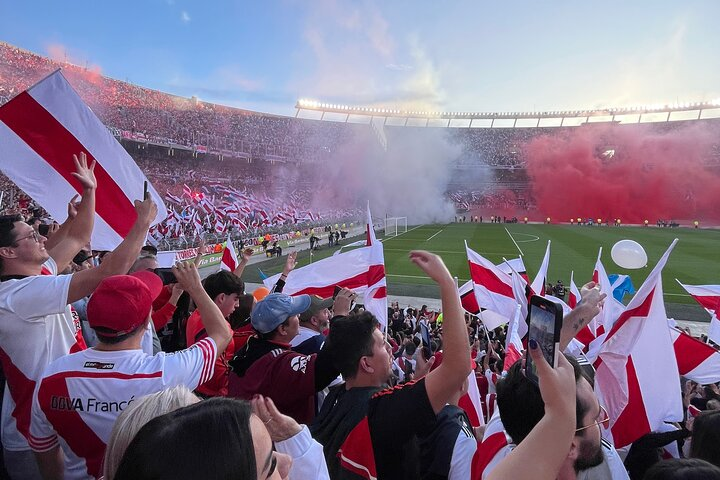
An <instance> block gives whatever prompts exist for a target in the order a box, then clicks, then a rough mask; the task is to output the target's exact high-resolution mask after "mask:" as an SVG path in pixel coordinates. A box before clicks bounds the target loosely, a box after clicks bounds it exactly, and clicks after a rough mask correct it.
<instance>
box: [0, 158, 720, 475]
mask: <svg viewBox="0 0 720 480" xmlns="http://www.w3.org/2000/svg"><path fill="white" fill-rule="evenodd" d="M77 178H78V180H79V181H80V183H81V185H82V186H83V192H82V193H83V194H82V201H81V202H80V203H79V204H77V205H70V210H69V211H70V213H71V215H70V217H69V219H68V221H67V222H66V223H64V224H63V225H61V226H57V227H56V228H53V229H51V230H49V231H47V232H46V233H45V234H41V233H40V232H39V231H38V230H37V228H39V226H38V225H37V224H33V225H31V224H29V223H27V222H25V221H23V219H22V218H21V217H18V216H13V215H10V216H4V217H2V218H1V219H0V242H2V243H0V280H1V282H0V316H1V317H2V322H0V347H1V348H2V352H3V355H2V357H1V359H2V366H3V372H4V374H5V377H6V382H7V383H6V390H5V397H4V399H3V409H2V443H3V449H4V462H5V464H4V466H5V468H6V469H7V471H8V473H9V475H10V478H13V479H32V478H46V479H47V478H69V479H72V478H78V479H80V478H83V479H84V478H101V477H102V478H105V479H107V480H111V479H151V478H152V479H165V478H167V479H181V478H295V479H322V478H331V479H345V478H347V479H351V478H381V479H384V478H387V479H398V478H452V479H467V478H478V479H479V478H490V479H495V478H541V479H545V478H546V479H553V478H562V479H565V478H607V479H610V478H613V479H617V478H632V479H641V478H645V479H650V480H652V479H658V478H710V479H712V478H720V458H719V457H718V452H719V450H718V448H717V444H718V443H717V442H718V438H717V436H718V432H720V428H718V427H719V426H720V425H718V421H719V420H720V412H718V411H717V409H718V407H719V406H720V390H718V384H717V383H716V382H717V381H718V380H720V378H717V379H716V380H714V381H711V382H707V383H706V384H704V385H698V384H695V383H693V382H692V381H690V380H687V379H683V380H682V381H683V383H684V396H683V401H684V402H685V407H686V408H687V412H688V417H687V421H686V422H684V423H683V424H680V425H677V426H675V427H671V428H670V429H669V430H668V431H667V432H653V433H651V434H648V435H644V436H642V437H641V438H639V439H636V441H635V442H633V444H632V447H631V448H630V449H629V452H626V453H627V455H626V457H625V461H624V463H623V462H622V460H620V457H619V456H618V452H616V451H615V449H614V448H613V446H612V444H611V443H609V442H608V441H606V440H604V439H602V438H601V437H602V435H601V434H602V432H603V428H607V425H608V422H609V421H610V419H609V418H608V417H607V413H606V412H605V409H604V407H603V406H602V405H601V404H600V403H599V402H598V398H597V397H596V395H595V393H594V391H593V380H594V378H593V374H594V370H593V369H592V367H591V366H590V364H589V363H588V362H587V361H583V358H582V357H580V360H578V359H576V358H575V357H574V356H571V355H565V356H563V355H560V356H559V360H558V365H557V367H556V368H551V366H550V365H549V364H548V363H547V361H546V360H545V357H544V356H543V355H542V354H541V353H540V351H539V350H540V349H539V348H538V345H537V343H536V342H535V339H533V338H530V339H529V340H528V355H529V357H531V358H532V360H533V362H534V363H535V364H536V366H537V367H536V368H537V375H538V377H539V387H538V385H536V384H534V383H533V382H532V381H531V380H530V379H529V378H528V377H527V376H526V374H525V372H524V369H523V363H524V362H525V359H524V358H519V357H517V356H514V354H516V353H517V352H513V347H511V346H510V345H511V344H512V342H511V341H510V340H511V338H512V335H511V333H510V332H508V331H507V329H506V327H499V328H496V329H492V330H491V329H486V328H485V327H484V324H483V322H484V320H483V317H482V315H483V314H482V312H478V313H477V315H471V314H469V313H467V311H465V310H464V308H463V304H462V303H461V298H460V295H459V294H458V289H457V286H456V284H455V280H454V278H453V277H452V276H451V274H450V273H449V271H448V270H447V268H446V267H445V265H444V264H443V261H442V259H441V258H440V257H438V256H436V255H434V254H431V253H429V252H423V251H414V252H412V253H411V254H410V261H411V262H412V263H413V264H415V265H416V266H417V267H418V269H419V271H420V272H422V273H423V274H424V275H426V276H427V277H429V278H430V279H432V280H433V281H434V282H435V283H436V284H437V285H438V286H439V288H440V292H441V300H442V309H441V311H438V312H434V311H430V310H429V309H428V308H427V307H426V306H422V307H421V308H419V309H415V308H413V307H408V308H404V309H401V308H400V306H399V305H398V304H397V303H393V304H391V305H390V307H389V308H388V312H387V314H388V317H387V318H388V325H387V329H386V332H383V329H382V325H381V324H380V322H379V320H378V318H377V317H376V316H375V315H374V314H372V313H370V312H369V311H365V310H364V308H363V306H362V305H360V304H357V303H356V302H355V300H357V294H356V293H355V292H353V291H352V290H351V289H347V288H337V289H336V292H335V295H334V296H333V297H332V298H320V297H316V296H310V295H302V294H301V295H296V296H289V295H287V294H284V293H283V288H284V287H285V285H286V283H287V281H288V279H289V278H291V277H292V276H293V275H294V274H295V266H296V255H295V254H294V253H291V254H289V255H287V256H286V260H285V265H284V269H283V272H282V274H281V275H280V277H279V279H278V281H277V283H275V285H274V286H273V287H272V289H271V290H268V289H267V288H265V287H260V288H257V289H255V290H254V291H253V292H252V293H248V292H246V289H245V284H244V282H243V280H242V275H243V271H244V269H245V266H246V265H247V264H248V262H249V260H250V257H251V255H252V252H251V251H242V252H240V255H239V258H238V263H237V265H236V266H235V269H234V270H233V271H229V270H221V271H218V272H216V273H213V274H211V275H209V276H208V277H206V278H205V279H204V280H203V281H202V282H201V280H200V277H199V274H198V270H197V261H188V262H185V263H178V264H176V265H175V266H174V267H173V268H172V269H171V270H170V271H168V269H164V270H163V269H158V261H157V257H156V255H157V249H154V248H153V247H151V246H147V245H143V243H144V239H145V237H146V234H147V232H148V229H149V226H150V223H151V221H152V219H153V218H154V217H155V214H156V209H157V207H156V206H155V205H154V204H153V202H152V200H144V201H138V202H136V212H137V220H136V222H135V224H134V226H133V227H132V229H131V231H130V233H129V234H128V235H127V237H126V238H125V239H124V240H123V241H122V242H121V243H120V244H119V245H118V246H117V248H116V249H115V250H114V251H113V252H112V253H111V254H105V255H104V256H102V258H97V257H96V252H93V251H92V250H90V249H89V247H88V241H89V238H90V233H91V231H92V229H93V218H94V213H95V191H96V189H97V186H96V185H97V183H96V180H95V176H94V171H93V167H91V166H88V165H87V164H86V163H85V162H84V160H82V161H80V163H79V164H78V167H77ZM198 258H199V256H198ZM549 288H550V289H552V291H553V293H556V294H558V295H563V296H564V293H565V291H564V287H562V286H561V284H558V285H556V286H555V287H553V286H552V285H549ZM580 297H581V300H580V302H579V303H578V304H577V306H576V307H575V309H573V310H572V311H569V312H568V313H567V314H566V315H565V318H564V319H563V322H562V332H561V335H560V338H561V341H560V348H561V349H562V350H565V349H566V347H568V345H569V344H570V342H571V341H572V339H573V336H574V335H575V334H576V333H577V332H578V330H579V329H581V328H583V327H584V326H586V325H588V324H589V322H590V321H592V320H593V318H594V317H595V316H596V315H597V314H598V313H599V312H600V311H601V309H602V306H603V302H604V299H605V295H604V294H601V293H600V291H599V289H598V288H597V287H596V285H595V284H594V283H592V282H591V283H589V284H587V285H585V286H584V287H583V288H582V290H581V292H580ZM716 377H720V372H716ZM473 391H474V392H477V395H475V397H472V398H479V399H481V400H480V403H481V405H475V404H474V403H473V400H472V398H471V396H470V392H473ZM468 398H470V400H468ZM468 402H469V403H468ZM498 429H499V430H498ZM494 431H495V432H496V433H497V432H500V433H501V437H502V445H500V447H501V448H497V443H496V442H495V440H493V439H497V437H496V436H493V435H494V433H493V432H494ZM503 432H504V433H503ZM678 443H679V445H678ZM660 447H665V449H666V450H667V451H670V452H672V451H674V452H675V456H677V457H685V458H677V459H674V460H661V453H660V450H659V448H660ZM161 451H162V452H163V454H158V452H161ZM488 457H489V458H488ZM668 472H670V473H668ZM678 472H691V473H692V474H693V475H695V476H692V477H690V476H678V475H680V473H678ZM684 474H685V475H689V474H687V473H684Z"/></svg>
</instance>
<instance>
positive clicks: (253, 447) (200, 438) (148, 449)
mask: <svg viewBox="0 0 720 480" xmlns="http://www.w3.org/2000/svg"><path fill="white" fill-rule="evenodd" d="M273 442H274V448H273ZM283 452H292V453H293V455H294V456H295V458H291V456H290V455H288V454H287V453H283ZM293 460H294V461H295V463H294V464H293ZM291 465H292V468H291ZM114 478H115V480H130V479H132V480H150V479H153V480H164V479H167V480H183V479H197V478H212V479H236V478H238V479H239V478H241V479H258V480H260V479H262V480H265V479H285V478H290V479H293V478H297V479H303V478H312V479H315V478H318V479H326V478H329V477H328V473H327V466H326V465H325V459H324V457H323V453H322V447H321V446H320V444H319V443H317V442H315V441H314V440H312V438H311V437H310V433H309V430H308V429H307V427H305V426H301V425H298V424H297V422H295V421H294V420H293V419H292V418H290V417H288V416H286V415H282V414H281V413H280V412H279V411H278V410H277V408H275V405H274V404H273V402H272V400H270V399H269V398H263V397H257V398H255V399H254V400H253V402H252V408H251V407H250V403H248V402H245V401H242V400H234V399H229V398H212V399H210V400H207V401H204V402H200V403H197V404H195V405H191V406H189V407H185V408H181V409H179V410H176V411H174V412H171V413H168V414H166V415H163V416H160V417H157V418H155V419H153V420H151V421H150V422H148V423H147V424H146V425H145V426H144V427H142V428H141V429H140V431H139V432H138V434H137V435H136V436H135V438H134V439H133V440H132V442H131V443H130V445H129V446H128V448H127V450H126V451H125V455H124V456H123V458H122V460H121V462H120V466H119V467H118V470H117V473H116V474H115V477H114Z"/></svg>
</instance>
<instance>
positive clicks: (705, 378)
mask: <svg viewBox="0 0 720 480" xmlns="http://www.w3.org/2000/svg"><path fill="white" fill-rule="evenodd" d="M668 328H670V336H671V337H672V340H673V349H674V350H675V358H676V360H677V365H678V371H679V372H680V375H682V376H684V377H687V378H689V379H690V380H692V381H694V382H697V383H699V384H700V385H708V384H710V383H716V382H720V352H718V351H717V350H715V349H714V348H713V347H711V346H710V345H708V344H707V343H703V342H701V341H700V340H698V339H696V338H693V337H691V336H690V335H688V334H687V333H685V332H681V331H680V330H678V329H677V328H674V327H671V326H669V325H668Z"/></svg>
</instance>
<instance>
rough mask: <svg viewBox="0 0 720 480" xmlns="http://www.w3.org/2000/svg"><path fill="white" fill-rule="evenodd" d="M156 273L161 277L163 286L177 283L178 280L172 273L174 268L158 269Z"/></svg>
mask: <svg viewBox="0 0 720 480" xmlns="http://www.w3.org/2000/svg"><path fill="white" fill-rule="evenodd" d="M154 272H155V275H157V276H158V277H160V280H162V283H163V285H169V284H171V283H177V278H176V277H175V273H174V272H173V271H172V268H156V269H155V270H154Z"/></svg>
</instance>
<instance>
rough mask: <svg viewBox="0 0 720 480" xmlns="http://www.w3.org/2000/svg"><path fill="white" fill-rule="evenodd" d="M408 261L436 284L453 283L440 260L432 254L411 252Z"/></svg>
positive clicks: (422, 251) (419, 251)
mask: <svg viewBox="0 0 720 480" xmlns="http://www.w3.org/2000/svg"><path fill="white" fill-rule="evenodd" d="M410 261H411V262H412V263H414V264H415V265H417V266H418V267H419V268H420V270H422V271H423V272H425V274H426V275H427V276H428V277H430V278H431V279H432V280H434V281H435V282H436V283H441V282H444V281H447V280H450V281H452V282H454V280H453V278H452V275H450V272H449V271H448V269H447V267H446V266H445V263H443V261H442V258H440V257H439V256H437V255H435V254H434V253H430V252H426V251H425V250H413V251H412V252H410Z"/></svg>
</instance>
